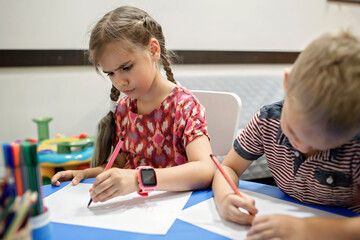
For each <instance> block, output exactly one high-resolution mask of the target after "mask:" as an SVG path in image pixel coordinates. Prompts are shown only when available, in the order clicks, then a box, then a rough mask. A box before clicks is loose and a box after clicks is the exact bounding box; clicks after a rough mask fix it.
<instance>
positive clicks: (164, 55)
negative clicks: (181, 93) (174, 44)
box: [142, 16, 176, 83]
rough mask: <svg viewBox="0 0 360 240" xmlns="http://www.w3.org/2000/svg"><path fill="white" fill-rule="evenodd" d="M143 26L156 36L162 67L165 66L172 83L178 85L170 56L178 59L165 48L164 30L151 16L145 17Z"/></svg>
mask: <svg viewBox="0 0 360 240" xmlns="http://www.w3.org/2000/svg"><path fill="white" fill-rule="evenodd" d="M142 21H143V26H144V27H145V29H146V30H147V31H148V32H149V33H150V34H151V35H152V36H154V37H155V38H156V39H157V40H158V41H159V44H160V50H161V65H163V67H164V70H165V72H166V77H167V79H168V80H169V81H170V82H173V83H176V81H175V79H174V74H173V72H172V70H171V67H170V65H171V59H170V56H169V55H170V54H171V57H172V58H176V56H175V54H174V53H173V52H171V51H168V50H167V49H166V47H165V38H164V34H163V32H162V28H161V26H160V24H158V23H157V22H156V21H155V20H154V19H153V18H151V17H150V16H145V17H144V18H143V19H142Z"/></svg>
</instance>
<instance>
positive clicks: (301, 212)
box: [178, 190, 342, 240]
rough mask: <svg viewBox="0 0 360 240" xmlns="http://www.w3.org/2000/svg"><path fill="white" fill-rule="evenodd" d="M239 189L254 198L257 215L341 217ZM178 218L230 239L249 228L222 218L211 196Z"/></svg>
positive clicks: (241, 237)
mask: <svg viewBox="0 0 360 240" xmlns="http://www.w3.org/2000/svg"><path fill="white" fill-rule="evenodd" d="M241 191H242V192H244V193H246V194H248V195H249V196H251V197H252V198H253V199H254V200H255V204H256V207H257V208H258V210H259V213H258V216H260V215H266V214H286V215H290V216H294V217H315V216H317V217H329V218H330V217H332V218H342V216H340V215H337V214H333V213H329V212H325V211H322V210H318V209H315V208H311V207H306V206H303V205H299V204H295V203H291V202H288V201H284V200H280V199H277V198H273V197H269V196H267V195H263V194H259V193H255V192H252V191H248V190H241ZM178 218H179V219H181V220H183V221H185V222H189V223H191V224H193V225H196V226H198V227H201V228H204V229H206V230H208V231H211V232H215V233H217V234H220V235H223V236H225V237H228V238H231V239H239V240H240V239H245V238H246V233H247V231H248V230H249V228H250V227H249V226H244V225H239V224H235V223H233V222H228V221H225V220H224V219H222V218H221V217H220V216H219V214H218V212H217V210H216V206H215V202H214V199H213V198H210V199H208V200H206V201H204V202H201V203H199V204H196V205H194V206H191V207H189V208H187V209H185V210H184V211H182V212H181V214H180V216H179V217H178Z"/></svg>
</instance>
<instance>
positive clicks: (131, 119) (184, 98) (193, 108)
mask: <svg viewBox="0 0 360 240" xmlns="http://www.w3.org/2000/svg"><path fill="white" fill-rule="evenodd" d="M115 123H116V142H117V141H118V139H119V138H124V144H123V146H122V149H121V151H122V152H125V156H126V163H125V167H124V168H130V169H135V168H136V167H138V166H144V165H146V166H152V167H154V168H165V167H172V166H176V165H181V164H184V163H187V162H188V159H187V157H186V152H185V147H186V146H187V145H188V144H189V143H190V142H191V141H192V140H194V139H195V138H196V137H198V136H201V135H206V136H207V137H209V135H208V131H207V123H206V120H205V108H204V107H203V106H202V105H201V104H200V103H199V101H198V100H197V99H196V98H195V96H194V95H193V94H192V93H191V92H190V91H189V90H187V89H186V88H184V87H182V86H179V85H177V86H175V87H174V89H173V90H172V92H171V93H170V94H169V95H168V96H167V97H166V98H165V99H164V101H163V102H162V103H161V104H160V106H159V107H157V108H156V109H155V110H154V111H152V112H151V113H149V114H137V106H136V100H135V99H131V98H129V97H127V96H125V97H122V98H121V99H120V100H119V103H118V106H117V109H116V112H115Z"/></svg>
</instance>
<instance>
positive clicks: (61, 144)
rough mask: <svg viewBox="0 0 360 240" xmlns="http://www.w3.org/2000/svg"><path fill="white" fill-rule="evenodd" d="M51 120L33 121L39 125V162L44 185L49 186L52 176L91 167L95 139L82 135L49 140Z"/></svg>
mask: <svg viewBox="0 0 360 240" xmlns="http://www.w3.org/2000/svg"><path fill="white" fill-rule="evenodd" d="M51 120H52V119H51V118H40V119H39V118H38V119H33V121H34V122H36V123H37V124H38V134H39V145H38V161H39V165H40V171H41V176H42V179H43V184H44V185H45V184H49V183H50V182H51V178H52V176H54V174H55V173H56V172H58V171H62V170H76V169H78V170H80V169H85V168H88V167H90V162H91V157H92V155H93V152H94V147H93V144H94V138H91V137H88V136H87V135H86V134H81V135H79V136H74V137H62V136H61V135H58V137H57V138H54V139H49V131H48V123H49V122H50V121H51Z"/></svg>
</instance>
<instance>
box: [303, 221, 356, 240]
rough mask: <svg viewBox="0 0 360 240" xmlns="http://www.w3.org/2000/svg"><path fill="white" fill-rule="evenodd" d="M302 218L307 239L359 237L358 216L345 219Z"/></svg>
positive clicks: (326, 239) (348, 238)
mask: <svg viewBox="0 0 360 240" xmlns="http://www.w3.org/2000/svg"><path fill="white" fill-rule="evenodd" d="M304 220H305V224H306V231H307V234H306V235H307V236H308V239H318V240H322V239H324V240H338V239H342V240H353V239H354V240H358V239H360V217H353V218H346V219H330V218H306V219H304Z"/></svg>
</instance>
